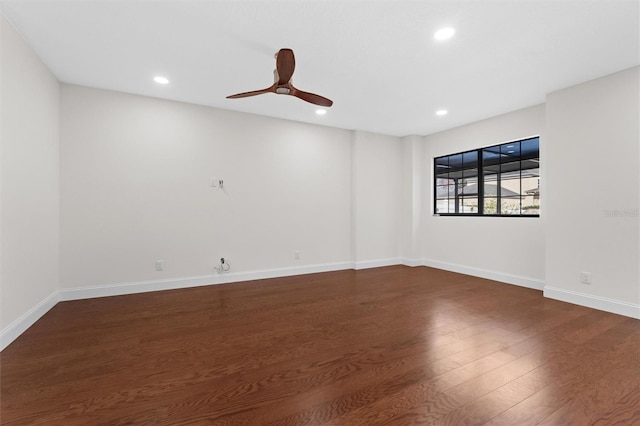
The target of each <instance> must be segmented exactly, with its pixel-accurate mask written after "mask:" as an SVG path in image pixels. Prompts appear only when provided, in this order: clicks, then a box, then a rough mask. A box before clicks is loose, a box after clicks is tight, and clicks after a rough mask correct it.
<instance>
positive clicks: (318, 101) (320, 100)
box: [289, 84, 333, 107]
mask: <svg viewBox="0 0 640 426" xmlns="http://www.w3.org/2000/svg"><path fill="white" fill-rule="evenodd" d="M289 86H290V88H291V93H289V94H290V95H292V96H295V97H296V98H299V99H302V100H303V101H307V102H309V103H312V104H315V105H320V106H323V107H330V106H331V105H333V101H332V100H331V99H327V98H325V97H323V96H320V95H316V94H315V93H309V92H303V91H302V90H298V89H296V88H295V87H293V86H292V85H291V84H290V85H289Z"/></svg>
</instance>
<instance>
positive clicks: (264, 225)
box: [61, 85, 352, 288]
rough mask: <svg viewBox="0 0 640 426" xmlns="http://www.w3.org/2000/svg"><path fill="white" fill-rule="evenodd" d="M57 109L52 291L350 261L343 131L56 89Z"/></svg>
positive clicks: (346, 135) (347, 154) (347, 152)
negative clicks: (225, 266)
mask: <svg viewBox="0 0 640 426" xmlns="http://www.w3.org/2000/svg"><path fill="white" fill-rule="evenodd" d="M61 106H62V109H61V114H62V121H61V236H62V237H61V287H63V288H69V287H82V286H90V285H105V284H116V283H127V282H139V281H147V280H160V279H170V278H183V277H193V276H201V275H208V274H213V273H214V266H215V264H216V263H217V260H218V259H219V258H220V257H225V258H226V259H228V261H229V262H230V264H231V266H232V268H233V271H235V272H239V271H259V270H268V269H274V268H287V267H299V266H303V265H326V264H332V263H340V262H350V261H351V138H352V135H351V132H349V131H346V130H339V129H332V128H328V127H322V126H314V125H309V124H302V123H295V122H290V121H285V120H277V119H272V118H265V117H259V116H255V115H249V114H241V113H237V112H231V111H224V110H219V109H214V108H208V107H201V106H195V105H189V104H182V103H178V102H171V101H164V100H159V99H152V98H146V97H141V96H135V95H128V94H122V93H116V92H108V91H104V90H97V89H90V88H84V87H78V86H70V85H63V86H62V102H61ZM211 177H214V178H216V180H218V179H223V181H224V188H223V189H222V190H221V189H220V188H217V187H216V188H212V187H211V186H209V185H210V179H211ZM294 251H299V252H300V260H295V259H294ZM157 259H162V260H164V262H165V270H164V271H162V272H157V271H155V269H154V261H155V260H157Z"/></svg>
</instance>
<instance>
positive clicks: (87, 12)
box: [0, 0, 640, 136]
mask: <svg viewBox="0 0 640 426" xmlns="http://www.w3.org/2000/svg"><path fill="white" fill-rule="evenodd" d="M0 8H1V9H2V12H3V13H4V14H5V16H6V17H7V18H8V20H9V21H10V22H11V23H12V24H13V25H14V26H15V27H16V29H17V30H18V31H19V32H20V33H21V34H22V36H23V37H24V38H25V40H26V41H27V43H28V44H29V45H30V46H31V47H32V48H33V49H34V50H35V52H36V53H37V54H38V55H39V57H40V58H41V59H42V61H43V62H44V63H45V64H46V65H47V66H48V67H49V69H50V70H51V71H52V72H53V74H54V75H55V76H56V77H57V78H58V79H59V80H60V81H61V82H65V83H71V84H79V85H85V86H92V87H97V88H103V89H110V90H116V91H121V92H128V93H135V94H141V95H146V96H153V97H158V98H164V99H172V100H177V101H183V102H190V103H195V104H201V105H208V106H213V107H217V108H224V109H229V110H235V111H242V112H248V113H254V114H260V115H266V116H272V117H279V118H284V119H290V120H296V121H303V122H309V123H317V124H321V125H327V126H333V127H338V128H345V129H358V130H364V131H370V132H376V133H382V134H388V135H395V136H406V135H424V134H430V133H435V132H438V131H442V130H445V129H448V128H452V127H456V126H459V125H463V124H466V123H470V122H473V121H477V120H481V119H483V118H487V117H491V116H495V115H499V114H502V113H506V112H509V111H513V110H517V109H520V108H524V107H528V106H531V105H536V104H540V103H542V102H544V100H545V95H546V94H547V93H550V92H553V91H555V90H559V89H562V88H565V87H568V86H572V85H575V84H578V83H581V82H584V81H588V80H591V79H594V78H597V77H601V76H604V75H607V74H610V73H613V72H616V71H620V70H623V69H626V68H629V67H632V66H635V65H638V64H639V63H640V29H639V28H640V25H639V20H640V9H639V2H638V1H618V0H602V1H597V0H596V1H565V0H553V1H528V0H522V1H506V0H504V1H497V0H496V1H482V0H478V1H473V0H467V1H461V2H460V1H401V0H396V1H353V0H352V1H348V0H342V1H331V0H324V1H319V0H316V1H304V0H297V1H267V0H263V1H239V0H230V1H229V0H227V1H224V0H218V1H164V2H153V1H126V2H125V1H92V0H89V1H86V0H85V1H0ZM446 26H451V27H454V28H455V29H456V33H455V35H454V37H453V38H452V39H450V40H447V41H436V40H435V39H434V38H433V34H434V32H435V31H436V30H438V29H440V28H442V27H446ZM283 47H288V48H291V49H293V50H294V52H295V54H296V70H295V73H294V75H293V83H294V84H295V85H296V87H298V88H299V89H302V90H305V91H310V92H314V93H318V94H320V95H322V96H325V97H328V98H330V99H332V100H333V101H334V106H333V107H331V108H330V109H329V110H328V112H327V114H326V115H324V116H318V115H316V114H315V110H316V109H317V108H316V107H315V106H314V105H312V104H309V103H306V102H303V101H301V100H299V99H296V98H294V97H291V96H279V95H275V94H266V95H262V96H257V97H251V98H244V99H235V100H230V99H225V96H227V95H230V94H233V93H237V92H244V91H249V90H256V89H261V88H264V87H267V86H269V85H271V84H272V83H273V69H274V67H275V60H274V53H275V52H277V51H278V50H279V49H280V48H283ZM159 74H160V75H164V76H166V77H167V78H169V80H170V83H169V84H168V85H166V86H160V85H158V84H157V83H155V82H154V81H153V77H154V76H155V75H159ZM439 109H446V110H448V111H449V113H448V114H447V115H445V116H442V117H438V116H436V115H435V111H436V110H439Z"/></svg>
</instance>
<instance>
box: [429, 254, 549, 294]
mask: <svg viewBox="0 0 640 426" xmlns="http://www.w3.org/2000/svg"><path fill="white" fill-rule="evenodd" d="M422 265H424V266H429V267H431V268H436V269H444V270H445V271H451V272H457V273H460V274H465V275H472V276H474V277H479V278H486V279H489V280H494V281H500V282H503V283H507V284H513V285H517V286H520V287H527V288H532V289H534V290H542V289H543V288H544V281H543V280H539V279H536V278H528V277H522V276H519V275H511V274H505V273H502V272H495V271H488V270H486V269H480V268H473V267H470V266H464V265H457V264H455V263H448V262H440V261H437V260H431V259H423V261H422Z"/></svg>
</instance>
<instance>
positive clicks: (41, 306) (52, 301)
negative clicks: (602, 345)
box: [0, 291, 60, 351]
mask: <svg viewBox="0 0 640 426" xmlns="http://www.w3.org/2000/svg"><path fill="white" fill-rule="evenodd" d="M59 300H60V298H59V294H58V292H57V291H55V292H53V293H52V294H51V295H49V297H47V298H46V299H44V300H43V301H41V302H40V303H38V304H37V305H36V306H34V307H33V308H31V309H29V310H28V311H27V312H25V313H24V314H23V315H21V316H20V318H18V319H16V320H15V321H13V322H12V323H11V324H9V325H8V326H6V327H5V328H3V329H2V331H1V332H0V351H1V350H4V348H6V347H7V346H9V345H10V344H11V342H13V341H14V340H16V339H17V338H18V336H20V335H21V334H22V333H24V332H25V331H27V329H28V328H29V327H31V326H32V325H33V324H35V322H36V321H38V320H39V319H40V318H41V317H42V316H43V315H44V314H46V313H47V312H48V311H49V309H51V308H53V307H54V306H56V304H57V303H58V301H59Z"/></svg>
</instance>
